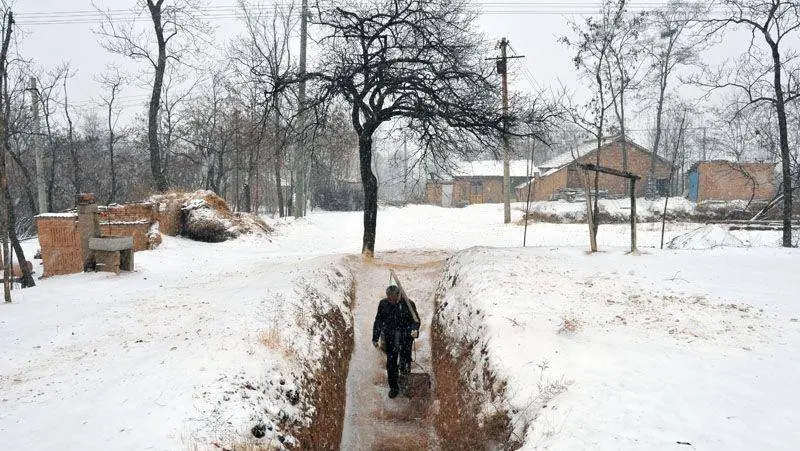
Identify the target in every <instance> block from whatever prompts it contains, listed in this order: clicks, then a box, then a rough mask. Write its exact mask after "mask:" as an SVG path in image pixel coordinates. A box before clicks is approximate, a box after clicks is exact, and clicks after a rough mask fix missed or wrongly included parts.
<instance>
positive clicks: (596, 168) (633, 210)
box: [578, 163, 641, 253]
mask: <svg viewBox="0 0 800 451" xmlns="http://www.w3.org/2000/svg"><path fill="white" fill-rule="evenodd" d="M578 167H580V168H581V169H583V170H584V171H593V172H600V173H603V174H608V175H614V176H617V177H624V178H626V179H628V180H630V195H631V252H632V253H633V252H636V181H637V180H639V179H641V177H639V176H638V175H636V174H634V173H632V172H628V171H620V170H618V169H613V168H607V167H604V166H598V165H596V164H591V163H579V164H578ZM595 196H597V193H595ZM590 215H591V213H590Z"/></svg>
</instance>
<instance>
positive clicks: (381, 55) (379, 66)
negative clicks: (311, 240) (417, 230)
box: [307, 0, 503, 255]
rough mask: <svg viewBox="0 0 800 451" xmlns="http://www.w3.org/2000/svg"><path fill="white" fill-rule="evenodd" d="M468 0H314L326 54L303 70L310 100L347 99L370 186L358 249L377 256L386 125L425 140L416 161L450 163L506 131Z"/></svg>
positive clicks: (365, 185)
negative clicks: (376, 165) (378, 166)
mask: <svg viewBox="0 0 800 451" xmlns="http://www.w3.org/2000/svg"><path fill="white" fill-rule="evenodd" d="M475 17H476V16H475V11H474V9H472V7H471V6H470V4H469V3H468V2H466V1H463V0H443V1H436V2H426V1H419V0H372V1H363V2H351V3H350V4H348V6H336V7H327V6H320V5H317V6H316V8H315V9H314V13H313V17H312V18H311V23H312V24H315V25H316V26H318V27H319V28H320V29H322V30H324V36H323V37H322V38H321V40H320V44H321V46H322V48H321V52H320V54H321V57H320V59H319V61H318V63H319V64H318V66H317V68H316V69H315V70H313V69H312V70H311V71H309V72H308V74H307V77H308V79H309V80H311V81H312V82H313V86H314V90H315V93H314V94H315V95H314V101H312V102H310V103H309V105H314V104H315V103H314V102H316V105H324V104H328V105H329V104H331V103H332V102H336V101H342V100H343V101H344V102H345V103H346V104H347V105H348V107H349V110H350V112H349V114H350V122H351V125H352V126H353V130H354V131H355V133H356V135H357V136H358V150H359V165H360V173H361V182H362V185H363V191H364V235H363V243H362V253H363V254H364V255H373V254H374V251H375V229H376V224H377V212H378V181H377V178H376V176H375V174H374V173H373V169H372V166H373V143H374V139H375V136H376V132H377V131H378V129H379V128H380V127H381V126H382V125H383V124H387V123H392V124H395V125H399V126H402V127H404V128H406V129H407V130H408V131H409V132H411V133H412V134H413V135H415V136H416V137H417V138H418V139H419V142H420V152H419V154H418V155H417V159H418V161H422V160H423V159H427V160H428V161H432V162H434V164H437V165H444V164H445V161H446V160H447V158H448V155H460V156H467V155H470V154H472V153H473V152H477V151H479V150H486V148H487V146H495V145H496V143H497V138H498V136H499V133H500V131H502V129H503V125H502V114H501V111H500V102H499V83H498V82H497V80H496V79H494V77H493V75H492V69H493V66H492V65H490V64H487V62H486V61H485V60H484V57H485V55H486V51H487V50H488V49H487V48H486V46H485V45H484V43H483V41H482V37H481V35H480V34H479V33H477V32H476V30H475V27H474V19H475Z"/></svg>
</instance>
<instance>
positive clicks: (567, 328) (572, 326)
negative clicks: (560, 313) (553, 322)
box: [558, 316, 583, 334]
mask: <svg viewBox="0 0 800 451" xmlns="http://www.w3.org/2000/svg"><path fill="white" fill-rule="evenodd" d="M582 325H583V323H582V322H581V321H580V320H578V319H577V318H575V317H567V316H564V317H562V318H561V325H560V326H559V328H558V333H560V334H574V333H576V332H578V331H579V330H580V329H581V327H582Z"/></svg>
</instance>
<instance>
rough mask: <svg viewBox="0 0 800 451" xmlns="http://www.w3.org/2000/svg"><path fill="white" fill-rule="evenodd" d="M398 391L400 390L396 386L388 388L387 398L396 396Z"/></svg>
mask: <svg viewBox="0 0 800 451" xmlns="http://www.w3.org/2000/svg"><path fill="white" fill-rule="evenodd" d="M398 393H400V390H398V389H396V388H391V389H389V398H392V399H394V398H396V397H397V394H398Z"/></svg>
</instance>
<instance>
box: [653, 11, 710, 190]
mask: <svg viewBox="0 0 800 451" xmlns="http://www.w3.org/2000/svg"><path fill="white" fill-rule="evenodd" d="M700 14H701V7H700V6H699V4H697V3H692V2H685V1H683V0H670V2H669V3H667V5H665V6H664V7H663V8H660V9H657V10H655V11H653V12H652V13H651V14H650V15H649V16H647V26H648V31H649V32H650V36H649V39H648V40H647V42H646V43H645V45H644V47H643V48H644V51H645V52H646V53H647V55H648V59H649V61H648V62H649V65H650V77H651V79H652V81H653V84H654V85H655V86H656V88H657V90H658V93H657V96H656V123H655V133H654V136H653V148H652V149H650V150H651V151H652V157H651V158H650V171H649V174H648V177H647V182H646V185H645V191H646V195H647V196H648V197H655V190H656V185H655V176H654V174H655V170H656V156H657V155H658V152H659V149H660V147H659V145H660V144H661V132H662V129H661V127H662V116H663V113H664V102H665V100H666V95H667V88H668V87H669V82H670V80H671V78H672V77H674V75H675V69H676V68H677V67H679V66H681V65H687V64H691V63H692V62H693V61H694V60H695V58H696V56H697V52H698V48H699V47H700V45H701V41H699V40H697V39H692V37H691V36H688V37H687V35H688V34H690V31H691V30H690V28H691V25H692V23H693V22H692V21H693V20H695V19H697V18H698V17H699V16H700ZM665 155H666V152H665Z"/></svg>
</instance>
